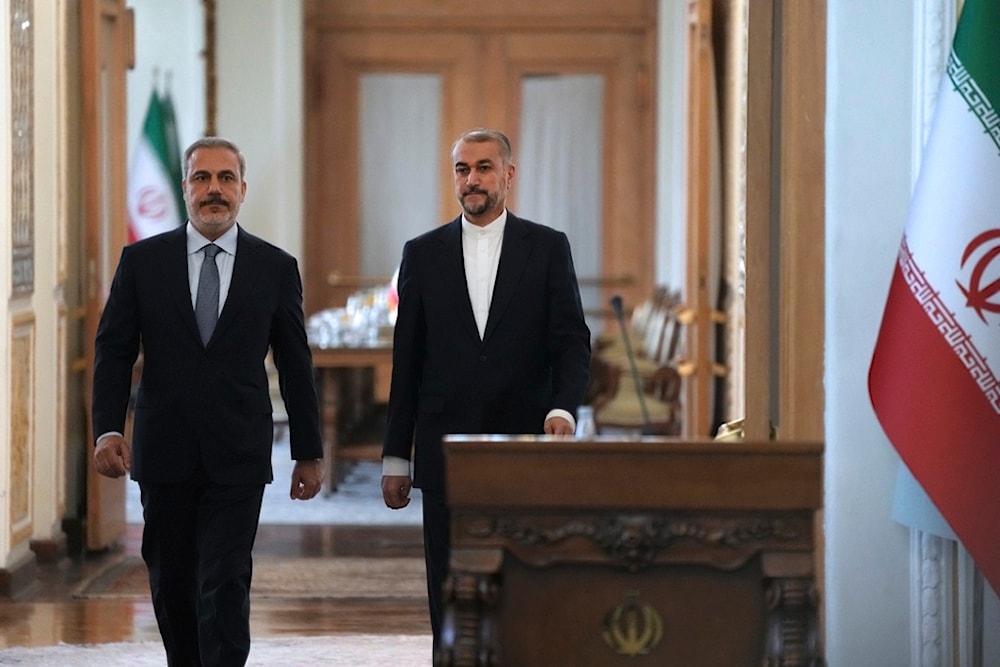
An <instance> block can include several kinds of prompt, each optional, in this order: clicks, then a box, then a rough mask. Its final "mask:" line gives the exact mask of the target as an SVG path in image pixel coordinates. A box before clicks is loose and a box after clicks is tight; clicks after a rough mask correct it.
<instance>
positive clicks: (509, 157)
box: [451, 127, 514, 164]
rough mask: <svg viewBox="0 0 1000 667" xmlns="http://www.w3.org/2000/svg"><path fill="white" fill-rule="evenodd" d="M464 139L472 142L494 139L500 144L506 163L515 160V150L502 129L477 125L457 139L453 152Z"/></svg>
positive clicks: (479, 142)
mask: <svg viewBox="0 0 1000 667" xmlns="http://www.w3.org/2000/svg"><path fill="white" fill-rule="evenodd" d="M463 141H468V142H472V143H477V144H481V143H486V142H487V141H492V142H494V143H495V144H497V145H498V146H500V157H501V158H502V159H503V161H504V164H512V162H513V160H514V150H513V149H512V148H511V147H510V139H508V138H507V136H506V135H505V134H504V133H503V132H501V131H500V130H491V129H489V128H486V127H477V128H476V129H474V130H469V131H468V132H464V133H463V134H462V136H460V137H459V138H458V139H456V140H455V143H454V144H452V146H451V151H452V153H454V152H455V148H457V147H458V145H459V144H460V143H462V142H463Z"/></svg>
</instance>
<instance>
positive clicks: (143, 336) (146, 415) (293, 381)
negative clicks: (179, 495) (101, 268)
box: [92, 226, 323, 484]
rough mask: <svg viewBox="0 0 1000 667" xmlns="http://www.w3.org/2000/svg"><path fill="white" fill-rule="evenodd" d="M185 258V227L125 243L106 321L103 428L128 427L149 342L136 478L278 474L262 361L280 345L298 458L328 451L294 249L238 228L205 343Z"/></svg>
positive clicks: (101, 338)
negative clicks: (134, 380) (226, 284)
mask: <svg viewBox="0 0 1000 667" xmlns="http://www.w3.org/2000/svg"><path fill="white" fill-rule="evenodd" d="M187 267H188V264H187V240H186V234H185V228H184V227H183V226H182V227H180V228H178V229H176V230H171V231H169V232H166V233H163V234H160V235H157V236H154V237H151V238H148V239H145V240H142V241H139V242H137V243H134V244H132V245H130V246H128V247H126V248H125V249H124V250H123V251H122V254H121V259H120V261H119V264H118V270H117V272H116V273H115V277H114V282H113V283H112V286H111V293H110V295H109V297H108V301H107V304H106V305H105V308H104V313H103V315H102V316H101V321H100V325H99V326H98V330H97V340H96V350H95V352H96V356H95V364H94V394H93V407H92V410H93V425H94V435H95V437H96V436H99V435H101V434H102V433H106V432H108V431H118V432H121V433H124V432H125V414H126V409H127V404H128V401H129V393H130V380H131V373H132V371H131V369H132V365H133V363H134V362H135V360H136V357H137V354H138V353H139V349H140V344H141V348H142V354H143V367H142V379H141V380H140V383H139V387H138V392H137V394H136V397H135V424H134V430H133V437H132V471H131V472H132V478H133V479H135V480H137V481H140V482H147V481H148V482H174V481H182V480H188V479H191V478H192V477H193V476H194V474H195V471H196V469H197V466H198V465H199V463H200V464H202V465H203V466H204V469H205V471H206V472H207V473H208V476H209V478H210V479H212V480H213V481H215V482H217V483H222V484H256V483H261V484H263V483H266V482H269V481H271V479H272V471H271V444H272V439H273V433H274V432H273V423H272V420H271V399H270V393H269V391H268V380H267V372H266V369H265V366H264V361H265V358H266V355H267V352H268V348H269V347H270V349H271V350H272V351H273V358H274V362H275V365H276V366H277V368H278V372H279V377H280V386H281V391H282V397H283V398H284V401H285V406H286V409H287V412H288V417H289V427H290V438H291V451H292V458H294V459H297V460H298V459H312V458H320V457H322V455H323V447H322V439H321V435H320V425H319V410H318V402H317V398H316V388H315V384H314V378H313V367H312V355H311V353H310V351H309V345H308V342H307V339H306V333H305V326H304V323H303V316H302V283H301V280H300V277H299V272H298V266H297V263H296V261H295V258H294V257H292V256H291V255H289V254H288V253H286V252H285V251H283V250H281V249H279V248H276V247H275V246H273V245H271V244H269V243H267V242H265V241H263V240H262V239H259V238H257V237H255V236H253V235H251V234H248V233H247V232H245V231H243V230H242V229H240V230H239V233H238V238H237V250H236V258H235V263H234V264H233V276H232V282H231V284H230V288H229V294H228V296H227V298H226V301H225V306H224V307H223V310H222V312H221V314H220V316H219V322H218V324H217V325H216V328H215V331H214V333H213V334H212V339H211V340H210V341H209V342H208V345H207V346H206V345H203V344H202V342H201V337H200V336H199V334H198V327H197V324H196V323H195V318H194V308H193V307H192V305H191V292H190V287H189V283H188V268H187Z"/></svg>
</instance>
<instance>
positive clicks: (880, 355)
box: [868, 0, 1000, 592]
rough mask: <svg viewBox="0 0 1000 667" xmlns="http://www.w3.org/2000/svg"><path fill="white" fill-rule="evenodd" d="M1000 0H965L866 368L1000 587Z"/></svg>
mask: <svg viewBox="0 0 1000 667" xmlns="http://www.w3.org/2000/svg"><path fill="white" fill-rule="evenodd" d="M998 26H1000V0H965V3H964V7H963V10H962V15H961V18H960V20H959V24H958V29H957V31H956V33H955V39H954V43H953V45H952V51H951V55H950V58H949V60H948V68H947V72H946V74H945V77H944V80H943V82H942V86H941V91H940V95H939V97H938V101H937V108H936V110H935V115H934V120H933V122H932V125H931V129H930V133H929V135H928V139H927V145H926V147H925V149H924V153H923V161H922V163H921V167H920V174H919V176H918V178H917V182H916V185H915V189H914V194H913V199H912V201H911V204H910V212H909V217H908V218H907V221H906V228H905V230H904V233H903V240H902V243H901V245H900V250H899V255H898V259H897V262H896V266H895V271H894V273H893V277H892V283H891V286H890V288H889V296H888V300H887V303H886V307H885V313H884V315H883V319H882V327H881V330H880V331H879V336H878V341H877V343H876V346H875V352H874V355H873V358H872V363H871V368H870V370H869V376H868V389H869V392H870V394H871V400H872V405H873V406H874V408H875V413H876V415H877V416H878V419H879V421H880V422H881V424H882V427H883V429H884V430H885V433H886V435H887V436H888V438H889V440H890V441H891V442H892V444H893V446H894V447H895V448H896V450H897V451H898V452H899V455H900V457H901V458H902V460H903V462H904V463H905V464H906V466H907V467H908V468H909V469H910V471H911V472H912V473H913V476H914V477H915V478H916V479H917V481H918V482H920V485H921V486H922V487H923V488H924V491H926V492H927V495H928V496H929V497H930V499H931V500H932V501H933V502H934V504H935V505H936V506H937V508H938V510H939V511H940V512H941V514H942V516H943V517H944V518H945V520H946V521H947V522H948V524H949V525H950V526H951V528H952V530H954V531H955V534H956V535H957V536H958V537H959V539H960V540H961V541H962V544H963V545H964V546H965V548H966V550H967V551H968V552H969V554H970V555H971V556H972V558H973V560H974V561H975V562H976V565H977V566H978V568H979V569H980V571H981V572H982V573H983V576H984V577H985V579H986V580H987V581H989V583H990V585H991V586H992V587H993V590H994V591H997V592H1000V522H998V521H1000V379H998V378H1000V116H998V114H997V112H998V110H1000V29H998Z"/></svg>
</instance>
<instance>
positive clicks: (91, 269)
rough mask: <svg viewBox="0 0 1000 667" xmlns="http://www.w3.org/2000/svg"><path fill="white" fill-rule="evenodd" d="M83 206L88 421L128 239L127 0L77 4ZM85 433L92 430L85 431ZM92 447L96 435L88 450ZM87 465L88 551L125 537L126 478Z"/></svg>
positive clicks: (89, 458)
mask: <svg viewBox="0 0 1000 667" xmlns="http://www.w3.org/2000/svg"><path fill="white" fill-rule="evenodd" d="M80 29H81V40H80V44H81V50H82V58H81V63H80V68H81V78H82V81H83V86H82V91H83V94H82V99H81V103H82V109H81V110H82V116H83V127H84V128H86V131H85V132H83V133H82V136H83V154H82V156H81V160H82V162H83V165H82V171H83V174H84V176H83V200H84V205H83V206H84V209H83V210H84V218H83V219H84V221H85V222H84V223H83V224H84V225H85V229H84V234H83V235H84V238H85V245H86V258H85V267H84V271H85V272H86V280H85V284H86V301H85V302H86V307H85V311H86V313H85V315H84V317H85V321H86V325H85V327H84V328H85V341H86V342H85V346H86V368H87V373H86V379H85V383H86V387H85V392H86V395H87V397H88V400H87V404H88V422H89V405H90V398H91V395H90V392H91V383H92V372H93V366H94V336H95V334H96V332H97V322H98V320H99V319H100V316H101V312H102V310H103V308H104V302H105V300H106V298H107V295H108V291H109V290H110V287H111V279H112V277H113V276H114V271H115V266H116V264H117V260H118V255H119V254H120V252H121V248H122V246H124V245H125V243H126V241H127V238H128V220H127V209H126V194H125V192H126V191H125V188H126V178H127V174H126V165H127V163H128V162H127V159H126V152H127V149H126V144H127V142H126V139H125V132H126V117H125V108H126V96H125V73H126V70H128V69H129V68H131V67H132V65H133V42H132V38H133V21H132V13H131V10H129V9H126V8H125V2H124V0H84V1H83V2H81V3H80ZM88 430H90V429H88ZM92 443H93V433H91V434H90V437H89V438H88V441H87V445H88V447H89V446H90V445H91V444H92ZM84 457H85V460H86V461H87V537H86V541H87V548H88V549H103V548H106V547H107V546H109V545H110V544H112V543H113V542H114V541H115V540H116V539H118V538H119V537H120V536H121V535H123V534H124V532H125V484H126V479H127V478H122V479H108V478H107V477H102V476H101V475H99V474H97V472H96V470H95V469H94V466H93V463H92V460H93V459H92V451H90V450H89V449H88V451H87V452H85V453H84Z"/></svg>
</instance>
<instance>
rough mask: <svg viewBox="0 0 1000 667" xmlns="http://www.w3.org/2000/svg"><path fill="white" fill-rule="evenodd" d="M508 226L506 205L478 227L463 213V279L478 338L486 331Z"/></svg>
mask: <svg viewBox="0 0 1000 667" xmlns="http://www.w3.org/2000/svg"><path fill="white" fill-rule="evenodd" d="M506 226H507V209H504V210H503V212H502V213H501V214H500V215H499V217H497V218H496V220H494V221H493V222H491V223H489V224H487V225H484V226H482V227H479V226H478V225H474V224H472V223H471V222H469V221H468V220H467V219H466V217H465V216H464V215H463V216H462V255H463V258H464V260H465V282H466V285H467V286H468V288H469V300H470V301H471V302H472V313H473V315H475V317H476V326H477V327H478V328H479V338H480V340H482V338H483V335H484V334H485V332H486V321H487V320H488V319H489V315H490V303H491V302H492V301H493V288H494V287H495V286H496V283H497V268H498V267H499V266H500V248H501V246H503V230H504V228H505V227H506Z"/></svg>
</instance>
